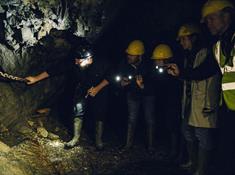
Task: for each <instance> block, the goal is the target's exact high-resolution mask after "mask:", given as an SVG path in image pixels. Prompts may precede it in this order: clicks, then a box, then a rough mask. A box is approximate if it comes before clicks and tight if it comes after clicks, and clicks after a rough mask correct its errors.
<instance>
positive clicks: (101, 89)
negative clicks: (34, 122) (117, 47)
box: [26, 42, 109, 150]
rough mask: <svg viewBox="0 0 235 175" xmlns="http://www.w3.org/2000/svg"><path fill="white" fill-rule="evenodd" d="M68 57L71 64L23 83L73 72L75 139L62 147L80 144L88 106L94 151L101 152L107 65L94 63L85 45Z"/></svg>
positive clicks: (63, 65) (50, 69)
mask: <svg viewBox="0 0 235 175" xmlns="http://www.w3.org/2000/svg"><path fill="white" fill-rule="evenodd" d="M70 57H71V58H72V63H71V62H70V61H68V62H67V63H66V64H64V63H63V64H62V65H60V66H58V65H56V66H55V67H52V68H49V69H48V70H47V71H45V72H42V73H40V74H39V75H37V76H29V77H26V79H27V80H28V84H33V83H36V82H38V81H40V80H42V79H45V78H47V77H50V76H54V75H56V74H60V73H63V72H66V71H71V70H72V72H73V75H74V77H75V79H76V90H75V92H74V94H75V95H74V99H73V100H74V102H73V104H74V106H73V116H74V126H73V127H74V135H73V138H72V140H70V141H69V142H67V143H65V147H66V148H72V147H74V146H76V145H77V144H78V143H79V139H80V135H81V129H82V125H83V120H84V116H85V115H86V113H87V107H88V105H89V107H91V109H92V111H95V115H96V116H95V120H96V147H97V149H99V150H100V149H103V142H102V135H103V121H104V118H105V115H106V104H107V90H106V88H105V87H106V86H107V85H108V84H109V82H108V80H107V79H108V78H106V77H108V74H107V72H108V71H107V70H108V64H106V62H103V61H101V60H95V59H94V53H93V50H92V49H91V46H90V44H88V43H87V42H85V43H84V44H81V46H80V47H78V48H76V49H75V50H74V51H72V54H71V56H70ZM69 60H71V59H69Z"/></svg>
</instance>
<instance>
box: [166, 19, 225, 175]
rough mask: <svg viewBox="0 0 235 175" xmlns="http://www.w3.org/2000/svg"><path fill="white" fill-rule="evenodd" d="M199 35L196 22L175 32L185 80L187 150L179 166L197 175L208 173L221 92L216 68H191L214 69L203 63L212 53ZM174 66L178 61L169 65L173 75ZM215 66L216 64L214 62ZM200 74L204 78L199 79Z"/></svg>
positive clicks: (185, 134) (182, 76) (210, 57)
mask: <svg viewBox="0 0 235 175" xmlns="http://www.w3.org/2000/svg"><path fill="white" fill-rule="evenodd" d="M201 35H202V34H201V32H200V29H199V27H198V26H197V25H195V24H184V25H182V26H181V27H180V29H179V32H178V36H177V39H178V40H179V43H180V45H181V47H182V48H183V51H184V69H183V70H181V74H180V77H181V78H182V79H183V80H184V86H183V97H182V118H183V125H182V126H183V128H182V129H183V134H184V137H185V140H186V143H187V150H188V154H189V161H188V162H187V163H186V164H184V165H182V167H184V168H187V169H190V170H191V171H192V172H193V173H194V172H196V174H198V175H204V174H207V173H208V172H207V171H208V164H209V163H210V162H209V161H208V160H209V158H210V154H209V153H210V152H211V150H212V149H213V148H214V140H213V134H214V129H215V128H217V116H218V113H217V111H218V105H219V92H220V74H219V73H218V71H215V72H217V73H215V74H214V73H213V74H212V75H210V73H209V74H208V72H207V71H202V72H196V73H197V74H198V75H197V76H196V73H195V72H193V70H194V69H197V68H199V67H200V66H205V65H206V66H207V67H206V68H207V69H210V68H211V69H214V70H216V68H213V66H212V65H210V64H209V65H208V64H205V63H206V62H207V60H212V59H213V56H212V54H211V52H210V49H208V48H207V47H206V45H205V44H204V43H205V42H203V40H202V38H203V37H201ZM211 66H212V67H211ZM174 67H177V65H171V66H170V67H168V73H170V74H172V75H174V76H176V75H175V74H174V73H175V72H174V71H172V70H174ZM214 67H216V65H215V64H214ZM177 69H178V68H177ZM178 71H179V69H178ZM201 75H202V76H205V78H202V79H200V76H201ZM198 77H199V78H198ZM197 78H198V79H197Z"/></svg>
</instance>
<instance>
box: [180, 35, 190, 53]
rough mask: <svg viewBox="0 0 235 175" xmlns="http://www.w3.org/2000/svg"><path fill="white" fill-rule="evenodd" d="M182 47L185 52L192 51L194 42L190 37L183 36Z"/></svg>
mask: <svg viewBox="0 0 235 175" xmlns="http://www.w3.org/2000/svg"><path fill="white" fill-rule="evenodd" d="M180 45H181V46H182V47H183V49H184V50H191V49H192V40H191V39H190V37H189V36H182V37H180Z"/></svg>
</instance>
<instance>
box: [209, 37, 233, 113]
mask: <svg viewBox="0 0 235 175" xmlns="http://www.w3.org/2000/svg"><path fill="white" fill-rule="evenodd" d="M234 38H235V34H234V35H233V37H232V40H233V39H234ZM214 55H215V58H216V60H217V62H218V63H219V66H220V70H221V73H222V74H223V77H222V87H221V88H222V91H223V93H222V95H223V99H224V102H225V104H226V106H227V107H228V108H229V109H230V110H233V111H235V46H233V48H232V50H231V52H230V58H229V59H228V61H226V60H227V59H226V56H225V55H224V54H223V52H222V48H221V41H217V43H216V44H215V46H214Z"/></svg>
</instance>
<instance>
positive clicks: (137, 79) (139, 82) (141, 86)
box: [135, 75, 144, 89]
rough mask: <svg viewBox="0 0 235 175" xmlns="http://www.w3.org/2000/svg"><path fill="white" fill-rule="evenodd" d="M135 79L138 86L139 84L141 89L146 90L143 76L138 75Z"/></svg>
mask: <svg viewBox="0 0 235 175" xmlns="http://www.w3.org/2000/svg"><path fill="white" fill-rule="evenodd" d="M135 79H136V84H137V85H138V86H139V87H140V88H141V89H143V88H144V80H143V77H142V75H136V77H135Z"/></svg>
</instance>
